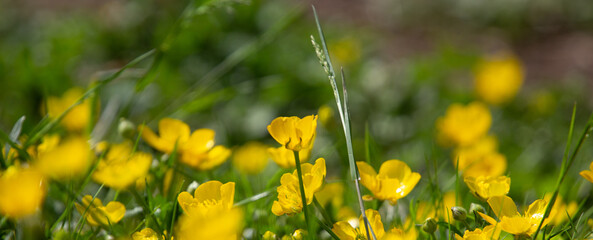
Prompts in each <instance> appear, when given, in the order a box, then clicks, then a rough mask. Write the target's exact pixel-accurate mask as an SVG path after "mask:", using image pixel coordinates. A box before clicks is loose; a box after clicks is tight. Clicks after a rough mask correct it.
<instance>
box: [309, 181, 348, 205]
mask: <svg viewBox="0 0 593 240" xmlns="http://www.w3.org/2000/svg"><path fill="white" fill-rule="evenodd" d="M315 197H316V198H317V201H319V203H320V204H321V206H326V205H327V204H330V203H331V205H332V206H333V207H334V208H335V209H338V208H339V207H340V206H342V204H343V202H344V184H343V183H342V182H333V183H328V184H325V185H324V186H323V188H321V190H319V192H317V193H316V194H315Z"/></svg>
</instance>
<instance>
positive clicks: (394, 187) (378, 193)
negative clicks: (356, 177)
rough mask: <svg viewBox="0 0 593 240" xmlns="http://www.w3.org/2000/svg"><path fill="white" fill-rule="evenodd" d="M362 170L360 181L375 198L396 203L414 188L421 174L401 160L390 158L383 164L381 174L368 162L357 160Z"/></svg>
mask: <svg viewBox="0 0 593 240" xmlns="http://www.w3.org/2000/svg"><path fill="white" fill-rule="evenodd" d="M356 166H358V170H359V171H360V180H361V181H360V182H361V183H362V185H363V186H365V187H366V188H367V189H369V190H370V191H371V192H372V193H373V195H374V196H375V198H377V199H380V200H389V201H390V202H391V204H396V203H397V200H398V199H400V198H403V197H405V196H406V195H408V193H410V191H412V189H414V187H415V186H416V184H417V183H418V181H420V174H419V173H417V172H412V170H411V169H410V167H408V165H407V164H406V163H404V162H402V161H400V160H388V161H385V162H384V163H383V164H381V168H379V174H377V172H375V169H373V167H371V166H370V165H369V164H367V163H366V162H361V161H359V162H356Z"/></svg>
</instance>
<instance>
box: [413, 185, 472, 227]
mask: <svg viewBox="0 0 593 240" xmlns="http://www.w3.org/2000/svg"><path fill="white" fill-rule="evenodd" d="M455 200H456V199H455V192H452V191H451V192H446V193H445V194H443V198H442V202H435V203H434V204H433V203H429V202H419V203H418V205H417V207H416V222H422V221H424V220H425V219H426V218H429V217H432V218H435V219H440V220H442V221H446V222H452V221H453V216H452V214H451V211H449V209H451V208H452V207H454V206H457V205H461V202H455ZM457 200H458V201H459V200H460V199H457Z"/></svg>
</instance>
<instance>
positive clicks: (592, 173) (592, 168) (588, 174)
mask: <svg viewBox="0 0 593 240" xmlns="http://www.w3.org/2000/svg"><path fill="white" fill-rule="evenodd" d="M579 174H581V176H582V177H584V178H585V179H587V181H589V182H592V183H593V162H591V164H590V165H589V170H583V171H581V172H580V173H579Z"/></svg>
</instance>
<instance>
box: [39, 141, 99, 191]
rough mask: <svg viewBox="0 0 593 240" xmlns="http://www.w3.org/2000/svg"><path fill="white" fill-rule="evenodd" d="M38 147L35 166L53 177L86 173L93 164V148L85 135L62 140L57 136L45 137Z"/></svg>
mask: <svg viewBox="0 0 593 240" xmlns="http://www.w3.org/2000/svg"><path fill="white" fill-rule="evenodd" d="M43 141H44V142H43V143H42V144H41V145H39V147H37V151H38V155H37V160H36V161H35V163H34V164H35V166H36V167H37V168H38V169H39V170H40V171H41V172H42V173H43V174H45V175H46V176H50V177H51V178H53V179H60V180H62V179H71V178H75V177H78V176H81V175H82V174H84V173H85V172H86V171H87V169H88V168H89V167H90V164H91V157H92V153H91V149H90V146H89V144H88V142H87V141H86V139H85V138H83V137H72V138H70V139H66V140H64V141H61V140H60V139H59V137H57V136H50V137H47V138H46V137H44V139H43Z"/></svg>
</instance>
